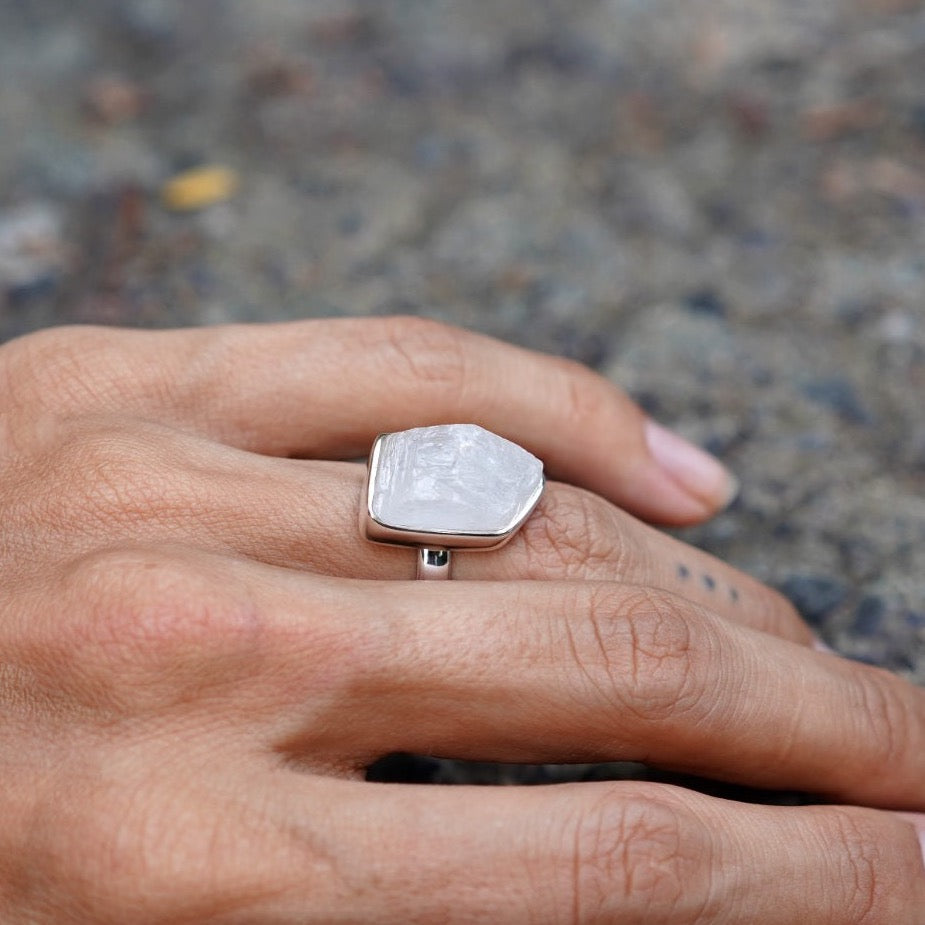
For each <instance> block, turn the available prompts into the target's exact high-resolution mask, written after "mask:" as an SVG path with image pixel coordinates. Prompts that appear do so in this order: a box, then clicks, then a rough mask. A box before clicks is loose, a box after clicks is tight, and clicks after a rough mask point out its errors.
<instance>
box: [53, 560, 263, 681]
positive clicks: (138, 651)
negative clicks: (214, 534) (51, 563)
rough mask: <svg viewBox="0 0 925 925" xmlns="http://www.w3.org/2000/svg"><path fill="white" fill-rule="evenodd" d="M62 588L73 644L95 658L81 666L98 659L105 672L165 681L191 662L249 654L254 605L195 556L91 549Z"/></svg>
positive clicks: (253, 633)
mask: <svg viewBox="0 0 925 925" xmlns="http://www.w3.org/2000/svg"><path fill="white" fill-rule="evenodd" d="M65 585H66V589H67V590H66V599H67V600H68V601H69V603H70V610H71V611H72V612H73V613H74V614H76V615H77V616H76V618H75V619H76V626H75V627H74V634H75V635H76V637H77V642H78V644H79V645H81V647H82V648H83V649H85V650H90V652H91V653H95V657H93V655H92V654H91V655H90V657H88V659H87V662H88V663H89V664H93V663H98V662H99V661H100V660H102V661H103V664H104V665H105V666H106V670H107V674H108V673H110V672H109V668H110V667H111V665H112V662H113V661H115V662H116V663H118V664H120V665H123V666H124V665H125V664H127V663H128V664H132V665H134V666H135V667H136V670H142V671H143V672H145V673H147V672H150V673H151V674H152V675H155V676H157V675H161V674H163V676H164V677H165V679H166V680H167V681H168V682H169V680H170V679H171V678H174V679H175V678H176V672H177V671H179V670H182V668H183V667H187V666H189V665H190V664H191V663H196V662H199V661H201V660H203V659H209V660H213V659H216V658H217V657H218V656H219V655H220V654H221V653H222V652H226V653H229V652H230V653H246V652H250V653H252V654H253V653H254V651H255V650H254V646H255V643H256V641H257V640H256V638H255V637H256V633H257V631H258V628H259V627H258V621H257V618H256V610H255V608H254V607H253V606H252V604H251V603H250V602H249V600H248V598H247V597H246V595H245V594H244V593H241V594H234V593H230V589H229V583H228V580H227V577H224V576H217V575H213V574H211V569H210V568H209V567H208V566H207V565H206V564H205V562H204V561H202V559H200V558H199V557H189V556H187V557H183V558H181V557H180V556H179V555H175V554H171V553H167V552H164V551H161V550H158V549H144V548H135V549H130V548H125V549H109V550H102V551H97V552H93V553H90V554H87V555H85V556H82V557H81V558H80V559H78V560H77V561H76V562H73V563H71V564H70V565H69V567H68V570H67V574H66V575H65Z"/></svg>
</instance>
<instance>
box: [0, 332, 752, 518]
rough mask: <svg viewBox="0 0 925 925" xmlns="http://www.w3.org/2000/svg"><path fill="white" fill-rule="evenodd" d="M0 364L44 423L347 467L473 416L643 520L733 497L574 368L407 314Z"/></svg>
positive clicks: (145, 338)
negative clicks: (388, 444) (179, 435)
mask: <svg viewBox="0 0 925 925" xmlns="http://www.w3.org/2000/svg"><path fill="white" fill-rule="evenodd" d="M0 356H2V358H3V359H4V360H5V361H6V368H5V369H4V370H0V372H4V373H5V374H6V375H5V378H6V379H7V380H8V381H9V382H10V383H11V388H13V389H14V390H15V392H16V393H17V394H19V395H22V394H23V393H24V390H26V389H28V387H29V383H30V382H33V383H35V384H36V385H37V386H38V387H37V388H35V389H33V392H35V393H36V394H37V395H38V396H41V397H40V398H39V399H38V400H44V401H45V402H46V403H47V407H48V410H49V411H51V412H52V413H54V414H56V415H65V416H68V415H72V414H74V413H81V412H83V413H94V412H100V411H104V412H105V411H115V412H132V413H137V414H140V415H144V416H146V417H148V418H154V419H155V420H158V421H161V422H163V423H166V424H169V425H171V426H179V427H184V428H187V429H190V430H193V431H195V432H197V433H200V434H206V435H208V436H210V437H212V438H214V439H216V440H219V441H222V442H225V443H228V444H231V445H233V446H238V447H242V448H245V449H249V450H254V451H256V452H259V453H264V454H267V455H275V456H305V457H312V458H336V459H349V458H355V457H357V456H363V455H365V454H366V453H367V452H368V450H369V448H370V445H371V443H372V441H373V439H374V438H375V436H376V435H377V434H379V433H382V432H386V431H397V430H404V429H406V428H409V427H417V426H422V425H428V424H437V423H476V424H481V425H483V426H484V427H486V428H488V429H489V430H493V431H495V432H497V433H499V434H501V435H502V436H505V437H507V438H509V439H511V440H513V441H515V442H517V443H519V444H521V445H522V446H524V447H526V448H527V449H529V450H530V451H531V452H533V453H534V454H535V455H537V456H538V457H540V458H541V459H542V460H543V461H544V462H545V463H546V465H547V468H548V472H549V474H550V475H551V476H552V477H554V478H558V479H560V480H563V481H567V482H571V483H573V484H576V485H581V486H583V487H585V488H588V489H590V490H592V491H594V492H595V493H596V494H599V495H601V496H603V497H605V498H608V499H610V500H611V501H614V502H616V503H618V504H620V505H622V506H624V507H625V508H627V509H628V510H630V511H631V512H633V513H635V514H637V515H639V516H641V517H643V518H645V519H648V520H651V521H656V522H661V523H671V524H685V523H694V522H697V521H700V520H703V519H705V518H706V517H708V516H710V515H711V514H713V513H715V512H716V511H717V510H719V509H720V508H722V507H724V506H725V505H726V504H727V503H728V502H729V501H730V500H731V498H732V496H733V495H734V494H735V490H736V485H735V481H734V479H732V477H731V476H730V475H729V474H728V472H726V470H725V469H724V468H723V467H722V466H721V465H720V464H719V463H718V462H717V461H716V460H714V459H713V458H712V457H711V456H709V455H708V454H706V453H704V452H703V451H701V450H699V449H698V448H696V447H694V446H692V445H691V444H688V443H687V442H686V441H683V440H681V438H679V437H677V436H675V435H674V434H672V433H670V432H669V431H666V430H665V429H664V428H662V427H660V426H658V425H656V424H655V423H654V422H652V421H651V420H649V419H647V418H646V416H645V415H644V414H643V412H642V411H641V410H640V409H639V408H638V407H637V406H636V405H635V404H634V403H633V402H632V401H631V400H630V399H629V398H628V397H627V396H626V395H625V394H624V393H623V392H621V391H620V390H619V389H618V388H616V387H615V386H613V385H612V384H611V383H609V382H608V381H607V380H605V379H604V378H602V377H601V376H598V375H596V374H595V373H593V372H591V371H590V370H588V369H586V368H584V367H582V366H581V365H579V364H577V363H573V362H571V361H566V360H562V359H559V358H554V357H547V356H542V355H540V354H536V353H533V352H531V351H528V350H523V349H520V348H517V347H512V346H510V345H507V344H502V343H500V342H498V341H495V340H493V339H491V338H488V337H483V336H480V335H477V334H473V333H470V332H467V331H462V330H459V329H455V328H451V327H448V326H445V325H442V324H437V323H435V322H431V321H425V320H422V319H418V318H394V317H393V318H375V319H338V320H313V321H304V322H296V323H287V324H271V325H250V326H226V327H220V328H203V329H195V330H188V331H168V332H141V331H122V330H115V329H105V328H64V329H55V330H52V331H47V332H42V333H40V334H38V335H31V336H29V337H27V338H24V339H22V340H20V341H18V342H14V343H12V344H10V345H8V346H7V347H5V348H4V350H3V353H2V354H0ZM30 398H31V401H32V402H33V403H34V402H35V401H36V395H32V396H30ZM30 423H31V418H30Z"/></svg>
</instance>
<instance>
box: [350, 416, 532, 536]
mask: <svg viewBox="0 0 925 925" xmlns="http://www.w3.org/2000/svg"><path fill="white" fill-rule="evenodd" d="M372 460H373V461H372V469H371V472H370V484H369V493H368V506H369V515H370V516H371V518H372V519H373V520H374V521H375V522H376V523H377V524H378V525H379V526H381V527H384V528H386V529H388V530H392V531H407V532H408V533H412V534H427V535H437V536H439V535H450V536H452V535H467V536H470V537H475V536H483V537H486V538H489V539H491V538H501V537H505V536H506V535H507V534H509V533H511V532H512V531H514V530H516V529H517V527H519V526H520V524H521V523H522V522H523V521H524V520H525V519H526V518H527V517H528V516H529V515H530V512H531V511H532V510H533V508H534V507H535V506H536V503H537V501H538V500H539V497H540V494H541V493H542V491H543V464H542V462H540V460H539V459H537V458H536V457H535V456H533V455H532V454H531V453H528V452H527V451H526V450H524V449H523V448H521V447H519V446H517V444H516V443H511V441H510V440H505V439H504V438H503V437H499V436H497V435H496V434H493V433H491V432H490V431H487V430H485V429H484V428H482V427H479V426H477V425H475V424H443V425H438V426H435V427H417V428H414V429H413V430H406V431H402V432H400V433H394V434H385V435H383V436H382V437H380V438H379V440H378V441H377V444H376V447H375V448H374V451H373V458H372ZM392 539H393V541H400V539H399V538H397V537H393V538H392Z"/></svg>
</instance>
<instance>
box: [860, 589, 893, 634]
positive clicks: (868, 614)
mask: <svg viewBox="0 0 925 925" xmlns="http://www.w3.org/2000/svg"><path fill="white" fill-rule="evenodd" d="M885 613H886V603H885V602H884V600H883V598H882V597H877V596H876V595H874V594H869V595H867V597H865V598H864V599H863V600H862V601H861V603H860V604H858V609H857V611H855V614H854V631H855V632H856V633H858V634H860V635H861V636H875V635H876V634H877V633H878V632H879V630H880V626H881V624H882V623H883V616H884V614H885Z"/></svg>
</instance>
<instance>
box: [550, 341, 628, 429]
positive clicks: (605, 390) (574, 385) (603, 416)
mask: <svg viewBox="0 0 925 925" xmlns="http://www.w3.org/2000/svg"><path fill="white" fill-rule="evenodd" d="M551 363H552V364H553V368H554V369H556V370H558V372H559V374H560V376H561V377H562V383H563V388H562V399H561V400H562V403H563V407H562V413H563V415H564V418H563V419H564V420H567V421H569V423H570V425H573V426H574V427H575V429H576V430H581V429H582V428H585V427H587V428H591V429H593V430H598V429H600V426H601V421H605V420H607V419H608V418H612V417H613V394H612V391H611V389H610V386H609V385H606V384H605V380H603V379H601V378H600V377H599V376H598V375H597V373H594V372H592V371H591V370H590V369H588V368H587V367H586V366H583V365H582V364H581V363H578V362H577V361H575V360H568V359H564V358H560V357H556V358H552V359H551Z"/></svg>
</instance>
